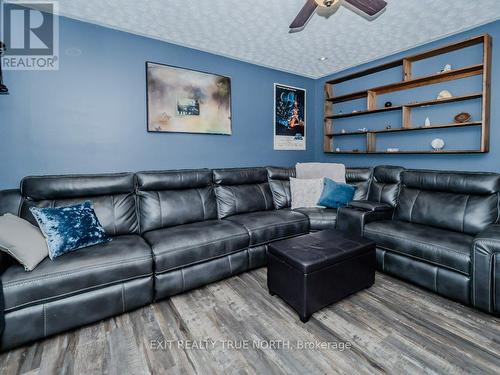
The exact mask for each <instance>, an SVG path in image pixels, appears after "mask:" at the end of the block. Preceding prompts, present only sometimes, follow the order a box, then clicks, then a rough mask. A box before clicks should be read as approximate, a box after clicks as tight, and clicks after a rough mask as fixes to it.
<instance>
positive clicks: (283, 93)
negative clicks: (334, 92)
mask: <svg viewBox="0 0 500 375" xmlns="http://www.w3.org/2000/svg"><path fill="white" fill-rule="evenodd" d="M274 149H275V150H305V149H306V90H305V89H301V88H298V87H292V86H286V85H281V84H278V83H275V84H274Z"/></svg>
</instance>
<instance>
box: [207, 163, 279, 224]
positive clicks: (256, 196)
mask: <svg viewBox="0 0 500 375" xmlns="http://www.w3.org/2000/svg"><path fill="white" fill-rule="evenodd" d="M213 179H214V183H215V185H216V186H215V193H216V196H217V209H218V214H219V218H220V219H223V218H225V217H228V216H231V215H238V214H243V213H247V212H255V211H266V210H273V209H274V202H273V195H272V193H271V188H270V187H269V182H268V180H267V170H266V169H265V168H230V169H214V170H213Z"/></svg>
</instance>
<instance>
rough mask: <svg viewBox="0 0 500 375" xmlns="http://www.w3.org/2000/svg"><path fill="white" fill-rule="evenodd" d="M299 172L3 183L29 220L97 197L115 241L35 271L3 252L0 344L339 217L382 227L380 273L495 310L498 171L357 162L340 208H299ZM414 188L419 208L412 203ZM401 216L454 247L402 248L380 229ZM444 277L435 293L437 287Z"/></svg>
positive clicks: (128, 302) (207, 278)
mask: <svg viewBox="0 0 500 375" xmlns="http://www.w3.org/2000/svg"><path fill="white" fill-rule="evenodd" d="M294 173H295V172H294V169H293V168H276V167H269V168H267V170H266V168H237V169H216V170H208V169H199V170H181V171H164V172H139V173H136V174H132V173H123V174H111V175H84V176H45V177H27V178H25V179H24V180H23V181H22V183H21V189H20V190H6V191H0V214H4V213H13V214H16V215H18V216H20V217H23V218H25V219H26V220H28V221H30V222H32V223H35V222H34V219H33V217H32V216H31V213H30V212H29V207H31V206H38V207H53V206H64V205H69V204H73V203H76V202H81V201H83V200H91V201H92V202H93V205H94V208H95V211H96V214H97V216H98V217H99V220H100V221H101V224H102V225H103V227H104V228H105V230H106V231H107V232H108V233H109V234H110V235H111V236H112V237H113V241H111V242H110V243H107V244H104V245H98V246H93V247H90V248H87V249H83V250H81V251H76V252H73V253H70V254H67V255H64V256H62V257H60V258H57V259H56V260H54V261H51V260H49V259H46V260H44V261H43V262H42V263H41V264H40V265H39V266H38V267H37V268H36V269H35V270H34V271H32V272H25V271H24V269H23V268H22V267H21V266H20V265H18V264H16V263H15V262H14V261H12V260H11V259H10V258H9V257H8V256H6V255H4V254H3V253H0V257H1V258H0V267H1V271H2V276H1V281H2V283H3V288H1V291H2V292H3V298H2V301H4V303H5V307H4V309H3V311H4V314H5V330H4V332H3V335H2V338H1V341H0V349H2V350H6V349H10V348H13V347H16V346H19V345H22V344H25V343H28V342H30V341H33V340H37V339H40V338H43V337H47V336H50V335H53V334H56V333H59V332H63V331H66V330H68V329H71V328H75V327H79V326H81V325H84V324H88V323H92V322H95V321H98V320H100V319H103V318H107V317H110V316H113V315H116V314H120V313H123V312H125V311H129V310H133V309H135V308H138V307H141V306H144V305H147V304H149V303H151V302H153V301H155V300H160V299H162V298H167V297H169V296H172V295H175V294H178V293H181V292H184V291H186V290H189V289H192V288H196V287H199V286H202V285H205V284H207V283H210V282H214V281H217V280H220V279H223V278H226V277H229V276H232V275H235V274H238V273H241V272H244V271H246V270H249V269H252V268H257V267H261V266H264V265H265V264H266V262H267V259H266V258H267V245H268V244H269V243H270V242H272V241H276V240H279V239H283V238H289V237H293V236H299V235H302V234H305V233H308V232H309V231H314V230H322V229H325V228H331V227H335V226H337V227H339V228H343V227H345V228H344V229H346V230H354V231H364V232H365V235H366V236H370V237H372V238H375V237H376V236H378V237H377V238H375V240H376V241H377V243H378V245H379V246H378V249H377V253H378V261H379V268H380V269H381V270H384V271H386V272H389V273H392V274H395V275H396V276H399V277H402V278H405V279H407V280H410V281H413V282H415V283H417V284H419V285H422V286H424V287H428V288H430V289H432V290H435V291H437V292H438V293H441V294H444V295H446V296H448V297H450V298H454V299H458V300H459V301H461V302H464V303H468V304H472V305H474V306H476V307H478V308H480V309H482V310H485V311H488V312H490V313H494V314H498V313H499V312H500V306H499V303H500V295H498V294H499V292H500V287H499V286H498V283H499V280H500V275H499V270H500V225H498V224H497V225H495V224H494V223H496V222H498V195H499V185H500V182H499V179H500V176H498V175H495V174H473V175H472V174H460V173H451V172H425V171H408V172H406V171H403V169H402V168H400V167H376V168H375V169H374V170H373V171H372V170H371V169H367V168H353V169H348V170H347V173H346V179H347V181H348V183H351V184H354V185H356V186H357V191H356V196H355V199H356V201H355V202H353V203H352V205H353V207H351V208H345V209H340V210H338V212H337V210H332V209H322V208H314V209H298V210H295V211H292V210H291V209H290V187H289V182H288V179H289V177H291V176H294ZM432 173H434V174H433V175H432ZM400 181H402V182H401V183H400ZM400 190H401V191H400ZM420 190H421V191H420ZM415 191H420V192H418V193H416V192H415ZM450 194H451V195H450ZM453 194H455V195H454V196H452V195H453ZM415 196H417V198H418V197H419V196H420V198H418V199H417V198H415ZM464 197H466V198H465V199H464ZM413 198H415V202H416V203H415V207H416V208H415V207H413V208H412V209H410V211H409V212H410V213H408V207H409V204H410V203H411V202H412V199H413ZM426 202H427V203H426ZM443 202H446V204H444V203H443ZM433 207H434V208H435V211H433V210H431V208H433ZM464 207H466V209H464ZM459 210H462V211H463V212H464V213H463V215H462V219H463V227H460V226H459V224H460V220H459V219H458V218H457V217H455V216H454V215H458V214H457V212H458V211H459ZM462 211H461V212H462ZM437 212H440V213H441V214H442V216H439V215H438V214H437ZM345 213H347V214H345ZM349 213H351V214H349ZM360 217H361V218H362V219H360ZM448 217H449V219H450V223H449V224H446V222H447V220H448ZM401 223H402V224H401ZM399 224H400V225H401V228H403V230H405V229H406V228H409V226H412V228H410V229H408V230H407V231H406V232H405V236H406V235H409V234H410V233H416V234H418V233H419V232H418V231H413V228H415V227H413V226H419V225H420V226H425V225H427V226H429V228H431V229H432V228H436V231H439V230H441V231H443V232H440V233H444V234H446V236H445V237H444V239H443V241H446V242H445V244H446V246H445V248H449V249H448V250H450V251H452V250H454V251H455V252H457V253H458V255H447V256H445V255H443V254H448V253H443V250H442V246H441V247H440V245H439V243H440V241H441V237H439V236H434V237H431V239H432V241H435V242H432V243H431V242H429V238H427V241H428V243H427V247H425V248H424V247H422V248H419V247H418V246H417V247H415V246H414V247H411V246H406V245H405V246H400V243H399V242H397V241H396V240H395V239H392V240H391V241H395V242H384V241H386V240H387V241H389V239H388V238H389V237H390V236H385V237H384V235H385V234H386V233H389V234H390V233H395V231H397V228H398V225H399ZM377 225H378V227H377ZM434 233H437V232H434ZM444 234H443V235H444ZM461 235H463V236H467V238H466V239H467V244H470V246H471V248H470V256H469V260H467V255H466V251H465V249H464V247H463V246H462V243H459V242H460V241H458V240H457V241H458V242H457V241H456V238H458V237H460V240H464V239H465V237H462V236H461ZM455 236H458V237H455ZM379 237H380V238H379ZM471 239H472V240H471ZM471 241H472V242H471ZM459 245H460V247H459ZM455 246H457V248H456V249H455V248H454V247H455ZM445 250H446V249H445ZM419 251H420V253H419ZM422 251H424V253H422ZM425 251H426V252H425ZM433 251H435V252H436V255H435V256H433V257H432V256H431V255H430V254H432V253H433ZM421 254H424V255H425V257H424V255H422V256H420V257H419V255H421ZM445 262H446V263H445ZM467 262H468V263H467ZM450 264H451V268H457V269H456V270H454V269H451V268H450ZM467 264H469V266H470V268H469V269H467V267H466V265H467ZM409 270H411V272H410V271H409ZM450 275H451V276H450ZM436 278H438V280H439V288H438V289H435V288H433V287H432V285H434V284H432V283H434V282H435V281H436ZM429 280H431V281H429ZM442 280H444V281H442ZM467 288H469V294H468V295H470V298H468V299H467V298H465V297H464V296H465V295H467V291H466V289H467Z"/></svg>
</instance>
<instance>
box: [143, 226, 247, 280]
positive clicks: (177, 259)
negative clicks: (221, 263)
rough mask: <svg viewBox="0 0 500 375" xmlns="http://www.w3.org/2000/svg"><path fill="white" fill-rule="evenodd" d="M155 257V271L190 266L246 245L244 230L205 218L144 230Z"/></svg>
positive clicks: (230, 252)
mask: <svg viewBox="0 0 500 375" xmlns="http://www.w3.org/2000/svg"><path fill="white" fill-rule="evenodd" d="M144 238H145V239H146V241H147V242H148V243H149V244H150V245H151V248H152V250H153V255H154V259H155V266H154V267H155V273H162V272H167V271H172V270H175V269H178V268H183V267H188V266H192V265H194V264H197V263H201V262H206V261H209V260H212V259H215V258H219V257H222V256H225V255H229V254H232V253H235V252H238V251H241V250H244V249H246V248H248V244H249V237H248V233H247V231H246V230H245V228H243V227H242V226H240V225H237V224H235V223H233V222H231V221H225V220H207V221H202V222H198V223H191V224H184V225H179V226H175V227H171V228H164V229H158V230H154V231H151V232H147V233H145V234H144Z"/></svg>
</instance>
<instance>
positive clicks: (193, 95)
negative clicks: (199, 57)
mask: <svg viewBox="0 0 500 375" xmlns="http://www.w3.org/2000/svg"><path fill="white" fill-rule="evenodd" d="M146 77H147V83H146V87H147V116H148V121H147V124H148V131H149V132H161V133H163V132H173V133H204V134H224V135H231V78H229V77H224V76H221V75H217V74H210V73H204V72H199V71H195V70H190V69H183V68H177V67H173V66H169V65H163V64H156V63H152V62H146ZM294 134H295V132H294Z"/></svg>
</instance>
